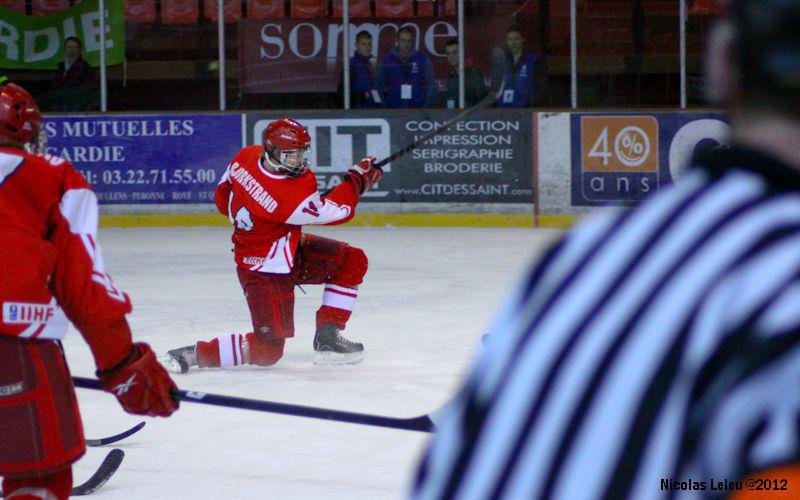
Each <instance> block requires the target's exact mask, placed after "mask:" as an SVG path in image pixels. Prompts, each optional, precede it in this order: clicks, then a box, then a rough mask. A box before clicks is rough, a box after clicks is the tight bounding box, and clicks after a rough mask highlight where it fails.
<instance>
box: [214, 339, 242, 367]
mask: <svg viewBox="0 0 800 500" xmlns="http://www.w3.org/2000/svg"><path fill="white" fill-rule="evenodd" d="M217 342H218V343H219V366H220V367H221V368H231V367H233V366H236V365H241V364H243V359H242V336H241V335H239V334H238V333H232V334H230V335H223V336H221V337H217Z"/></svg>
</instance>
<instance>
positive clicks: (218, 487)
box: [65, 227, 558, 500]
mask: <svg viewBox="0 0 800 500" xmlns="http://www.w3.org/2000/svg"><path fill="white" fill-rule="evenodd" d="M311 232H314V233H316V234H320V235H323V236H327V237H330V238H336V239H340V240H343V241H347V242H349V243H350V244H351V245H353V246H357V247H360V248H362V249H364V250H365V252H366V253H367V256H368V257H369V261H370V263H369V271H368V273H367V276H366V278H365V282H364V284H363V285H362V286H361V288H360V290H359V301H358V304H357V306H356V310H355V312H354V314H353V317H352V319H351V321H350V323H349V324H348V329H347V330H346V332H344V333H345V335H346V336H347V337H348V338H350V339H351V340H356V341H360V342H363V343H364V346H365V357H364V361H363V362H361V363H360V364H357V365H352V366H330V367H320V366H315V365H314V364H313V363H312V360H313V351H312V346H311V343H312V338H313V334H314V312H315V311H316V308H317V307H318V306H319V304H320V301H321V296H322V287H321V286H308V287H304V288H305V289H306V292H307V293H308V295H303V293H302V292H301V291H299V290H297V289H296V297H297V298H296V302H295V326H296V333H295V337H294V338H293V339H291V340H289V341H288V342H287V346H286V354H285V356H284V357H283V359H281V361H280V362H279V363H278V364H277V365H276V366H273V367H270V368H257V367H239V368H236V369H233V370H224V371H223V370H211V369H209V370H197V369H193V370H192V371H190V372H189V373H188V374H186V375H176V376H175V380H176V382H177V384H178V386H179V387H180V388H181V389H186V390H198V391H204V392H213V393H220V394H226V395H233V396H240V397H247V398H255V399H263V400H269V401H279V402H286V403H293V404H301V405H310V406H317V407H325V408H335V409H341V410H346V411H356V412H364V413H372V414H379V415H386V416H391V417H414V416H418V415H423V414H427V413H430V412H432V411H434V410H436V409H437V408H439V407H440V406H441V405H442V404H444V403H445V402H446V401H447V399H448V398H449V396H450V395H451V394H452V393H453V392H454V391H455V390H456V388H457V387H458V384H459V381H460V378H461V376H462V375H463V373H464V371H465V370H466V368H467V367H468V365H469V362H470V360H471V358H472V356H473V354H474V352H475V350H476V349H478V348H479V345H480V337H481V335H482V334H483V333H484V332H485V329H486V327H487V325H488V324H489V322H490V321H491V319H492V316H493V314H494V312H495V311H496V310H497V307H498V305H499V303H500V301H501V299H502V298H503V297H504V296H505V294H506V293H507V292H508V290H509V289H510V287H511V285H512V284H513V283H514V282H515V280H516V279H517V278H518V277H519V276H520V273H522V272H523V271H524V270H525V269H526V268H527V265H528V264H529V262H530V260H531V259H532V257H533V256H535V255H536V254H538V253H539V252H541V251H542V250H543V249H544V248H546V246H547V243H548V242H549V241H552V240H553V238H554V237H556V235H557V234H558V232H557V231H555V230H543V229H538V230H534V229H476V228H391V227H387V228H348V227H339V228H313V229H312V230H311ZM100 243H101V245H102V248H103V252H104V256H105V261H106V267H107V270H108V271H109V273H110V274H111V275H112V276H113V278H114V280H115V282H116V284H117V285H118V286H119V287H120V288H121V289H123V290H124V291H126V292H127V293H128V294H130V296H131V298H132V300H133V304H134V308H133V314H132V315H131V316H129V321H130V322H131V325H132V327H133V331H134V336H135V338H136V339H137V340H143V341H146V342H148V343H150V344H151V345H152V346H153V348H154V349H155V351H156V352H157V353H158V354H159V355H160V354H163V353H164V352H165V351H166V350H168V349H172V348H175V347H179V346H183V345H188V344H191V343H194V342H195V341H197V340H209V339H211V338H213V337H216V336H218V335H222V334H227V333H232V332H240V333H245V332H248V331H250V330H251V326H250V319H249V315H248V312H247V307H246V304H245V301H244V297H243V295H242V292H241V289H240V287H239V283H238V281H237V279H236V275H235V271H234V265H233V261H232V256H231V252H230V248H231V244H230V229H228V228H221V227H217V228H134V229H107V230H103V231H101V233H100ZM65 348H66V352H67V357H68V359H69V362H70V366H71V368H72V372H73V374H75V375H82V376H91V375H92V374H93V373H94V364H93V361H92V359H91V354H90V353H89V350H88V348H87V347H86V345H85V344H84V343H83V340H82V339H81V337H80V335H78V334H77V332H75V331H74V330H73V331H71V332H70V334H69V335H68V337H67V340H66V342H65ZM78 398H79V400H80V406H81V411H82V413H83V419H84V427H85V430H86V435H87V437H102V436H107V435H111V434H116V433H118V432H121V431H123V430H124V429H127V428H128V427H130V426H132V425H134V424H135V423H137V422H139V421H141V420H143V419H142V418H141V417H136V416H132V415H128V414H126V413H124V412H123V411H122V410H121V408H120V407H119V405H118V404H117V402H116V400H115V398H114V397H113V396H110V395H107V394H104V393H101V392H98V391H87V390H83V389H79V390H78ZM144 420H146V421H147V425H146V426H145V428H144V429H142V430H141V431H140V432H139V433H137V434H135V435H133V436H131V437H129V438H128V439H126V440H124V441H122V442H120V443H117V444H116V446H117V447H119V448H121V449H123V450H124V451H125V453H126V456H125V460H124V462H123V464H122V466H121V467H120V470H119V471H118V472H117V474H116V475H115V476H114V477H113V478H112V479H111V481H109V483H107V484H106V485H105V486H104V487H103V488H102V489H101V490H100V491H98V492H97V493H95V494H93V495H92V497H93V498H95V497H96V498H106V499H110V498H113V499H157V498H162V499H165V498H169V499H281V500H283V499H303V500H309V499H326V500H336V499H342V500H345V499H346V500H357V499H370V500H376V499H380V500H383V499H400V498H405V497H406V496H407V492H408V487H409V484H410V481H411V479H412V477H413V475H414V472H415V470H416V464H417V462H418V460H419V457H420V454H421V452H422V450H423V448H424V446H425V443H426V442H427V439H428V437H429V436H428V435H427V434H423V433H419V432H410V431H401V430H393V429H383V428H377V427H368V426H362V425H353V424H345V423H337V422H327V421H322V420H312V419H306V418H300V417H290V416H282V415H275V414H268V413H260V412H252V411H245V410H236V409H228V408H217V407H212V406H207V405H199V404H191V403H184V404H183V405H182V406H181V409H180V410H179V411H178V412H177V413H176V414H175V415H174V416H173V417H171V418H169V419H151V418H144ZM114 446H115V445H109V446H108V447H106V448H90V449H89V450H88V452H87V454H86V455H85V456H84V458H83V459H81V461H79V462H78V463H77V464H76V467H75V472H74V475H75V483H76V484H77V483H80V482H83V481H84V480H85V479H87V478H88V476H89V475H90V474H91V473H92V472H94V470H95V468H96V467H97V465H98V464H99V462H100V460H101V459H102V457H103V456H104V455H105V453H107V451H108V449H110V448H112V447H114Z"/></svg>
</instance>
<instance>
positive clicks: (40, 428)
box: [0, 334, 86, 498]
mask: <svg viewBox="0 0 800 500" xmlns="http://www.w3.org/2000/svg"><path fill="white" fill-rule="evenodd" d="M0 443H1V444H0V476H3V477H4V479H3V491H4V492H5V494H6V495H9V494H10V493H11V492H12V491H13V490H15V489H19V488H23V487H29V488H37V487H38V488H48V489H50V491H51V492H52V493H54V494H55V495H56V496H57V497H58V498H66V497H67V495H68V494H69V490H70V488H71V487H72V476H71V470H70V464H72V462H74V461H76V460H77V459H78V458H80V457H81V456H82V455H83V453H84V451H85V450H86V445H85V441H84V438H83V426H82V424H81V418H80V414H79V413H78V402H77V399H76V397H75V389H74V388H73V386H72V379H71V378H70V374H69V371H68V369H67V365H66V362H65V360H64V355H63V354H62V352H61V348H60V347H59V345H58V343H57V342H56V341H54V340H27V339H20V338H17V337H11V336H8V335H3V334H0Z"/></svg>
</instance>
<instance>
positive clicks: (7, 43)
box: [0, 0, 125, 69]
mask: <svg viewBox="0 0 800 500" xmlns="http://www.w3.org/2000/svg"><path fill="white" fill-rule="evenodd" d="M98 6H99V1H98V0H84V1H83V2H81V3H79V4H78V5H75V6H74V7H70V8H68V9H66V10H64V11H62V12H59V13H58V14H52V15H49V16H26V15H23V14H20V13H18V12H14V11H12V10H8V9H3V8H0V68H6V69H11V68H24V69H56V66H57V64H58V63H59V62H61V61H63V60H64V39H65V38H67V37H69V36H76V37H78V38H79V39H80V40H81V42H83V58H84V59H86V62H88V63H89V64H90V65H92V66H95V67H97V66H99V65H100V15H99V13H98V9H99V7H98ZM105 11H106V12H105V14H106V15H105V22H106V63H107V64H108V65H112V64H119V63H121V62H122V60H123V59H124V58H125V4H124V0H106V1H105Z"/></svg>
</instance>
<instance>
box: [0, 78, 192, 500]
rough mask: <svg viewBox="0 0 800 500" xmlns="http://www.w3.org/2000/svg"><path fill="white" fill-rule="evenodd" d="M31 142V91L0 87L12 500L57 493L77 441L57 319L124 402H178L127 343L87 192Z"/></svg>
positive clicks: (126, 304)
mask: <svg viewBox="0 0 800 500" xmlns="http://www.w3.org/2000/svg"><path fill="white" fill-rule="evenodd" d="M43 146H44V132H43V130H42V117H41V115H40V114H39V111H38V109H37V108H36V104H35V102H34V100H33V98H32V97H31V96H30V94H28V93H27V92H26V91H25V90H23V89H22V88H21V87H19V86H17V85H14V84H11V83H6V84H4V85H0V476H3V485H2V489H3V493H4V495H5V497H6V498H14V499H32V498H37V499H39V498H47V499H52V498H58V499H63V498H67V497H68V496H69V493H70V490H71V488H72V467H71V464H72V463H73V462H74V461H76V460H77V459H78V458H80V457H81V456H82V455H83V453H84V451H85V450H86V445H85V441H84V437H83V429H82V425H81V418H80V414H79V412H78V404H77V401H76V398H75V389H74V388H73V386H72V380H71V378H70V374H69V371H68V370H67V365H66V361H65V359H64V355H63V353H62V351H61V347H60V344H59V342H58V339H61V338H62V337H63V336H64V335H65V334H66V333H67V325H68V321H71V322H72V324H73V325H75V327H76V328H77V329H78V331H79V332H80V333H81V335H83V337H84V339H85V340H86V342H87V343H88V344H89V347H90V348H91V351H92V354H93V355H94V359H95V363H96V365H97V370H98V373H97V375H98V377H99V378H100V381H101V382H102V383H103V385H104V387H105V388H106V390H107V391H109V392H111V393H113V394H114V395H115V396H116V397H117V399H118V400H119V402H120V404H121V405H122V407H123V408H124V409H125V410H126V411H128V412H129V413H135V414H141V415H151V416H161V417H166V416H169V415H170V414H172V412H174V411H175V410H176V409H178V403H177V401H174V400H173V399H172V398H171V396H170V390H172V389H175V388H176V387H175V384H174V383H173V382H172V380H171V379H170V377H169V375H168V374H167V372H166V371H165V370H164V369H163V367H161V366H160V365H159V364H158V362H157V360H156V357H155V355H154V354H153V351H152V350H151V349H150V347H149V346H148V345H147V344H144V343H136V344H134V343H132V342H131V331H130V328H129V327H128V323H127V321H126V320H125V314H126V313H128V312H130V310H131V303H130V299H129V298H128V296H127V295H126V294H124V293H123V292H121V291H120V290H119V289H117V287H116V286H114V283H113V282H112V281H111V277H110V276H109V275H108V274H106V272H105V269H104V266H103V258H102V255H101V253H100V246H99V244H98V243H97V237H96V232H97V214H98V210H97V198H96V197H95V195H94V193H93V192H92V189H91V187H90V186H89V185H88V184H87V183H86V181H85V180H84V179H83V177H81V175H80V174H79V173H78V171H77V170H75V168H74V167H73V166H72V165H70V164H69V163H67V162H66V161H64V160H63V159H61V158H57V157H53V156H49V155H43V154H37V152H38V151H41V150H42V149H43Z"/></svg>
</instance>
